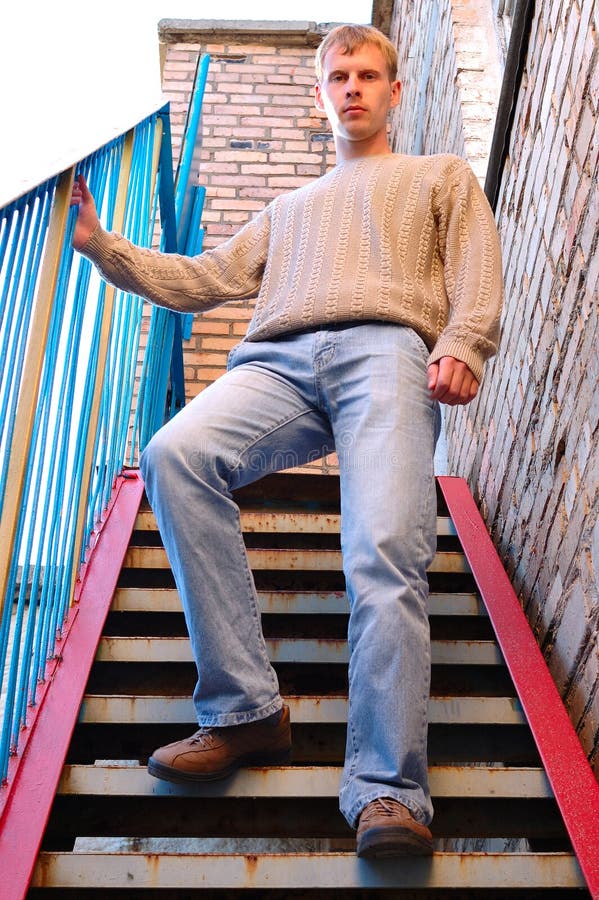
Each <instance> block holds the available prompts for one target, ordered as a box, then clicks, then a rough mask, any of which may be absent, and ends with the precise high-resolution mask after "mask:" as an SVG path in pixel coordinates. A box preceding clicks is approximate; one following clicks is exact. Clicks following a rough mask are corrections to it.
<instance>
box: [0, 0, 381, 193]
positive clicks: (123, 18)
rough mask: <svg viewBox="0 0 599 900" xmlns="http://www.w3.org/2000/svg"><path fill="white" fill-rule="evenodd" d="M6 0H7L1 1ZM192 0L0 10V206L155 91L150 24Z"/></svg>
mask: <svg viewBox="0 0 599 900" xmlns="http://www.w3.org/2000/svg"><path fill="white" fill-rule="evenodd" d="M7 6H9V9H7V8H6V7H7ZM282 8H284V10H285V15H284V18H285V19H286V20H302V21H314V22H360V23H362V22H370V19H371V12H372V0H286V2H285V4H282V3H281V2H280V0H252V2H251V3H248V0H220V2H219V3H218V18H220V19H247V18H248V14H247V13H248V9H250V10H251V18H252V19H267V20H278V19H280V18H282V16H281V9H282ZM209 9H210V11H208V10H207V9H206V8H205V5H204V4H203V3H201V2H198V0H194V2H192V0H140V2H139V4H138V3H131V2H127V0H100V2H98V3H94V4H89V3H81V0H55V2H48V0H18V2H15V3H11V4H4V9H3V10H2V12H1V13H0V101H1V105H2V114H3V115H2V140H1V141H0V206H4V205H5V204H6V203H8V202H9V201H10V200H11V199H13V198H15V197H17V196H19V195H21V194H22V193H24V192H25V191H27V190H29V189H30V188H31V187H33V186H34V185H36V184H38V183H39V182H41V181H43V180H45V179H46V178H48V177H49V176H50V175H53V174H55V173H56V172H58V171H61V170H63V169H65V168H66V167H67V166H69V165H71V164H72V163H73V162H75V161H76V160H78V159H81V158H83V157H84V156H86V155H87V154H88V153H90V152H92V150H94V149H95V148H96V147H97V146H98V145H99V144H102V143H105V142H106V141H108V140H109V139H110V138H111V137H113V136H115V135H118V134H121V133H122V132H123V131H125V130H127V129H128V128H129V127H131V125H133V124H135V123H136V122H137V121H139V120H140V119H141V118H143V117H144V116H145V115H148V114H149V113H151V112H153V111H154V110H155V109H156V108H157V107H158V106H159V105H160V100H161V90H160V73H159V63H158V37H157V23H158V22H159V20H160V19H164V18H189V19H212V18H216V16H215V15H214V6H213V5H212V4H211V5H210V7H209Z"/></svg>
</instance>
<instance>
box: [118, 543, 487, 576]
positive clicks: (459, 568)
mask: <svg viewBox="0 0 599 900" xmlns="http://www.w3.org/2000/svg"><path fill="white" fill-rule="evenodd" d="M248 559H249V563H250V566H251V568H252V569H254V570H256V571H257V570H268V571H281V570H285V571H298V572H341V571H343V561H342V556H341V551H340V550H282V549H266V550H260V549H250V550H248ZM123 567H124V568H126V569H170V564H169V561H168V558H167V555H166V551H165V550H164V548H163V547H135V546H130V547H129V549H128V550H127V553H126V555H125V560H124V563H123ZM427 571H428V572H435V573H437V572H444V573H451V574H455V573H464V572H465V573H469V572H470V567H469V565H468V562H467V560H466V557H465V555H464V554H463V553H459V552H457V551H456V552H452V551H438V552H437V553H436V554H435V558H434V559H433V561H432V562H431V564H430V566H429V567H428V570H427Z"/></svg>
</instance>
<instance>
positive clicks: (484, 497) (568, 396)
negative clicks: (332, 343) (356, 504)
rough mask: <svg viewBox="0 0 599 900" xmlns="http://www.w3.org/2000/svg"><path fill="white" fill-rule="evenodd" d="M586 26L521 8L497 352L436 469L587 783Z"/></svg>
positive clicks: (593, 545) (594, 340)
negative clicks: (539, 659) (551, 697)
mask: <svg viewBox="0 0 599 900" xmlns="http://www.w3.org/2000/svg"><path fill="white" fill-rule="evenodd" d="M597 16H598V14H597V8H596V5H594V3H593V0H581V2H580V3H577V2H573V3H569V4H562V3H560V2H558V0H551V2H547V3H543V4H537V11H536V16H535V20H534V23H533V29H532V34H531V39H530V46H529V53H528V63H527V72H526V77H525V80H524V83H523V88H522V90H521V93H520V96H519V98H518V106H517V111H516V124H515V129H514V132H513V137H512V145H511V148H510V157H509V161H508V166H507V169H506V173H505V175H504V182H503V186H502V193H501V197H500V204H499V207H498V220H499V224H500V231H501V238H502V245H503V252H504V268H505V277H506V309H505V315H504V328H503V338H502V344H501V353H500V354H499V356H498V358H497V360H496V361H495V363H494V364H493V366H492V367H491V368H490V370H489V372H488V373H487V376H486V384H485V389H484V391H483V394H482V396H481V399H480V401H479V402H478V403H477V405H476V406H475V407H473V408H472V409H471V410H469V411H468V412H466V413H460V414H457V415H455V422H456V434H460V435H462V437H461V439H460V440H457V441H456V442H455V443H454V446H453V449H452V453H451V459H452V466H453V468H454V469H457V470H459V471H461V472H464V473H465V474H466V475H467V476H468V478H469V480H470V482H471V484H472V486H473V488H474V490H475V493H476V496H477V499H478V500H479V502H480V503H481V504H482V508H483V510H484V514H485V517H486V519H487V522H488V523H489V526H490V528H491V530H492V533H493V537H494V539H495V541H496V543H497V545H498V546H499V548H500V550H501V553H502V556H503V559H504V560H505V562H506V565H507V568H508V571H509V573H510V575H511V576H512V579H513V582H514V585H515V588H516V590H517V592H518V594H519V596H520V597H521V600H522V603H523V605H524V608H525V610H526V612H527V615H528V617H529V620H530V622H531V624H532V625H533V627H534V629H535V632H536V634H537V637H538V640H539V642H540V644H541V647H542V648H543V651H544V653H545V656H546V658H547V660H548V663H549V666H550V669H551V671H552V674H553V676H554V678H555V680H556V683H557V685H558V688H559V689H560V692H561V694H562V696H563V697H564V698H565V701H566V704H567V706H568V709H569V712H570V715H571V718H572V721H573V723H574V725H575V727H576V728H577V730H578V732H579V734H580V737H581V740H582V743H583V745H584V747H585V749H586V750H587V752H588V754H589V756H590V758H591V761H592V763H593V765H594V767H595V770H596V771H599V756H598V753H599V638H598V626H599V593H598V587H597V573H598V572H599V524H598V512H599V500H598V496H599V430H598V420H599V390H598V387H597V385H598V382H599V362H598V355H597V346H598V345H599V343H598V342H599V325H598V315H597V301H598V296H599V290H598V289H599V256H598V255H597V252H596V248H597V239H598V234H599V202H598V198H597V188H596V185H597V177H598V167H597V160H598V155H599V115H598V109H597V99H598V97H599V66H598V59H597V57H598V48H597Z"/></svg>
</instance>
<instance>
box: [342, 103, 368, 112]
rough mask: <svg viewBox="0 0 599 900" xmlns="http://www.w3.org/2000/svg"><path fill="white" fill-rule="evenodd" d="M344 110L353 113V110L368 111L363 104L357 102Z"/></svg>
mask: <svg viewBox="0 0 599 900" xmlns="http://www.w3.org/2000/svg"><path fill="white" fill-rule="evenodd" d="M343 111H344V112H346V113H353V112H355V113H358V112H366V109H365V108H364V107H363V106H357V105H355V104H352V106H346V107H345V109H344V110H343Z"/></svg>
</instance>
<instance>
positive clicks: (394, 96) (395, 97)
mask: <svg viewBox="0 0 599 900" xmlns="http://www.w3.org/2000/svg"><path fill="white" fill-rule="evenodd" d="M400 96H401V81H392V82H391V103H390V104H389V108H390V109H393V107H395V106H397V104H398V103H399V98H400Z"/></svg>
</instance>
